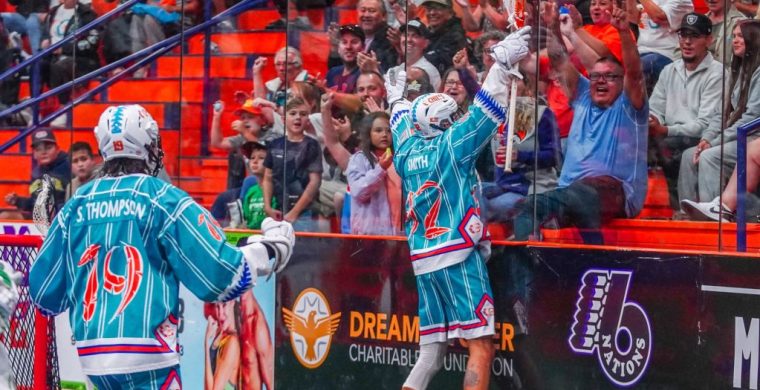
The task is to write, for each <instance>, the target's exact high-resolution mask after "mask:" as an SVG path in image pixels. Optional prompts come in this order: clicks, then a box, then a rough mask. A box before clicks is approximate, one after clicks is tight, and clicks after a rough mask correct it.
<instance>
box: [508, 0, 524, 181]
mask: <svg viewBox="0 0 760 390" xmlns="http://www.w3.org/2000/svg"><path fill="white" fill-rule="evenodd" d="M504 7H505V8H506V9H507V11H509V26H507V30H509V29H510V28H514V29H518V28H521V27H522V26H523V25H525V0H505V1H504ZM515 72H517V70H515ZM509 77H512V86H511V88H510V91H509V112H508V114H509V115H508V116H507V131H506V132H505V134H504V135H503V136H504V137H506V142H505V143H506V148H507V150H506V154H505V155H504V157H505V158H504V171H505V172H512V148H514V143H515V140H514V135H515V116H516V115H517V83H516V81H517V79H522V77H521V76H519V73H518V74H517V75H510V76H509Z"/></svg>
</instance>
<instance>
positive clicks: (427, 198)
mask: <svg viewBox="0 0 760 390" xmlns="http://www.w3.org/2000/svg"><path fill="white" fill-rule="evenodd" d="M529 39H530V27H525V28H523V29H520V30H518V31H516V32H514V33H512V34H511V35H509V36H508V37H506V38H505V39H504V40H503V41H501V42H499V43H497V44H496V45H494V46H493V48H492V53H491V56H492V57H493V58H494V60H496V63H497V64H498V65H495V66H492V67H491V69H490V70H489V71H488V75H487V76H486V78H485V80H484V82H483V86H482V88H481V90H480V91H479V92H478V93H477V95H475V99H474V102H473V104H472V105H471V106H470V108H469V110H468V112H467V113H466V114H465V115H464V116H463V117H462V118H459V117H457V108H458V107H457V103H456V101H454V99H453V98H452V97H451V96H448V95H445V94H442V93H431V94H425V95H422V96H420V97H418V98H416V99H414V101H413V102H411V103H410V102H409V101H408V100H405V99H404V98H403V92H404V87H405V84H406V75H405V74H404V72H399V74H398V75H397V76H398V77H394V75H392V74H389V77H388V79H387V80H386V90H387V92H388V102H389V103H390V104H391V107H392V115H391V130H392V132H393V144H394V145H395V149H396V155H395V156H394V161H393V163H394V165H395V167H396V170H397V171H398V173H399V175H400V176H401V178H402V179H403V188H404V198H405V200H406V233H407V237H408V241H409V249H410V254H411V260H412V268H413V269H414V274H415V275H416V279H417V292H418V295H419V318H420V355H419V358H418V359H417V362H416V363H415V365H414V368H413V369H412V372H411V373H410V374H409V377H408V378H407V380H406V382H405V383H404V388H405V389H415V390H421V389H425V388H426V387H427V385H428V383H429V382H430V380H431V379H432V378H433V376H434V375H435V373H436V372H437V371H438V370H439V369H440V368H441V366H442V365H443V358H444V355H445V354H446V347H447V342H448V340H449V339H456V338H462V339H466V340H467V345H468V350H469V360H468V362H467V369H466V372H465V377H464V388H465V389H487V388H488V383H489V380H490V373H491V361H492V359H493V355H494V347H493V340H492V336H493V334H494V307H493V294H492V293H491V285H490V282H489V279H488V271H487V270H486V267H485V259H487V257H488V256H489V254H490V236H489V235H488V232H487V229H486V227H485V225H484V223H483V222H482V220H481V218H480V208H479V206H478V201H477V193H478V191H479V189H478V183H477V177H476V174H475V160H477V157H478V155H480V152H481V151H482V150H483V148H484V147H486V146H487V145H489V143H490V140H491V138H492V137H493V136H494V134H496V131H497V128H498V127H499V125H500V124H501V123H503V122H504V121H505V119H506V117H507V110H506V106H507V100H508V99H507V98H508V95H509V94H508V92H507V91H509V90H510V88H509V85H510V83H511V77H510V73H512V74H514V75H517V74H519V73H518V72H516V70H517V64H518V62H519V61H520V60H521V59H523V58H524V57H525V56H527V54H528V40H529Z"/></svg>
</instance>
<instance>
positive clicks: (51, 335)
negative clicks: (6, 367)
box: [0, 235, 60, 390]
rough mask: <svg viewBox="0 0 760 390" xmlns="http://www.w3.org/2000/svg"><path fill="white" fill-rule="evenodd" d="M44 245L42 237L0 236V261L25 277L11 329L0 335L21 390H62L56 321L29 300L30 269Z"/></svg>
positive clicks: (20, 288) (11, 320)
mask: <svg viewBox="0 0 760 390" xmlns="http://www.w3.org/2000/svg"><path fill="white" fill-rule="evenodd" d="M41 245H42V237H40V236H32V235H0V258H2V260H3V261H6V262H8V263H10V264H11V266H13V268H14V269H16V270H17V271H19V272H21V273H23V274H24V277H23V279H22V281H21V283H20V284H19V286H18V288H19V302H18V305H17V306H16V311H15V312H14V314H13V317H12V318H11V319H10V326H9V329H8V330H7V331H6V332H3V333H0V342H2V343H3V344H4V345H5V347H6V348H7V349H8V355H9V357H10V363H11V369H12V372H13V375H14V379H15V381H16V386H17V389H19V390H26V389H35V390H37V389H59V388H60V379H59V372H58V356H57V353H56V344H55V321H54V320H53V319H52V318H48V317H45V316H44V315H42V314H41V313H40V312H39V311H37V310H36V309H35V308H34V305H33V304H32V302H31V299H30V297H29V279H28V276H29V268H30V267H31V265H32V263H33V262H34V260H35V258H36V256H37V251H38V250H39V248H40V246H41Z"/></svg>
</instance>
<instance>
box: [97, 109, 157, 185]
mask: <svg viewBox="0 0 760 390" xmlns="http://www.w3.org/2000/svg"><path fill="white" fill-rule="evenodd" d="M95 138H96V139H97V140H98V149H100V154H101V155H102V156H103V160H104V161H109V160H113V159H115V158H130V159H136V160H143V161H145V164H146V165H147V166H148V173H149V174H150V175H152V176H156V175H157V174H158V172H159V171H160V170H161V168H163V165H164V163H163V159H164V152H163V150H162V149H161V137H160V136H159V134H158V124H157V123H156V121H155V120H153V117H152V116H151V115H150V114H149V113H148V111H145V108H143V107H142V106H140V105H137V104H132V105H124V106H111V107H108V108H107V109H106V110H105V111H104V112H103V114H101V115H100V120H99V121H98V125H97V126H96V127H95Z"/></svg>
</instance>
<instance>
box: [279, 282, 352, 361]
mask: <svg viewBox="0 0 760 390" xmlns="http://www.w3.org/2000/svg"><path fill="white" fill-rule="evenodd" d="M340 317H341V313H340V312H338V313H335V314H332V312H331V311H330V305H329V304H328V303H327V299H326V298H325V296H324V295H323V294H322V292H321V291H319V290H317V289H315V288H307V289H305V290H303V291H301V293H300V294H299V295H298V297H297V298H296V301H295V303H294V304H293V310H290V309H288V308H285V307H283V308H282V318H283V322H284V323H285V327H286V328H288V330H289V331H290V344H291V346H292V347H293V354H294V355H295V356H296V358H297V359H298V361H299V362H300V363H301V365H303V366H304V367H306V368H317V367H319V366H320V365H322V363H324V361H325V359H327V355H328V353H329V352H330V344H331V343H332V336H333V335H334V334H335V332H336V331H337V330H338V326H339V325H340Z"/></svg>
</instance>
